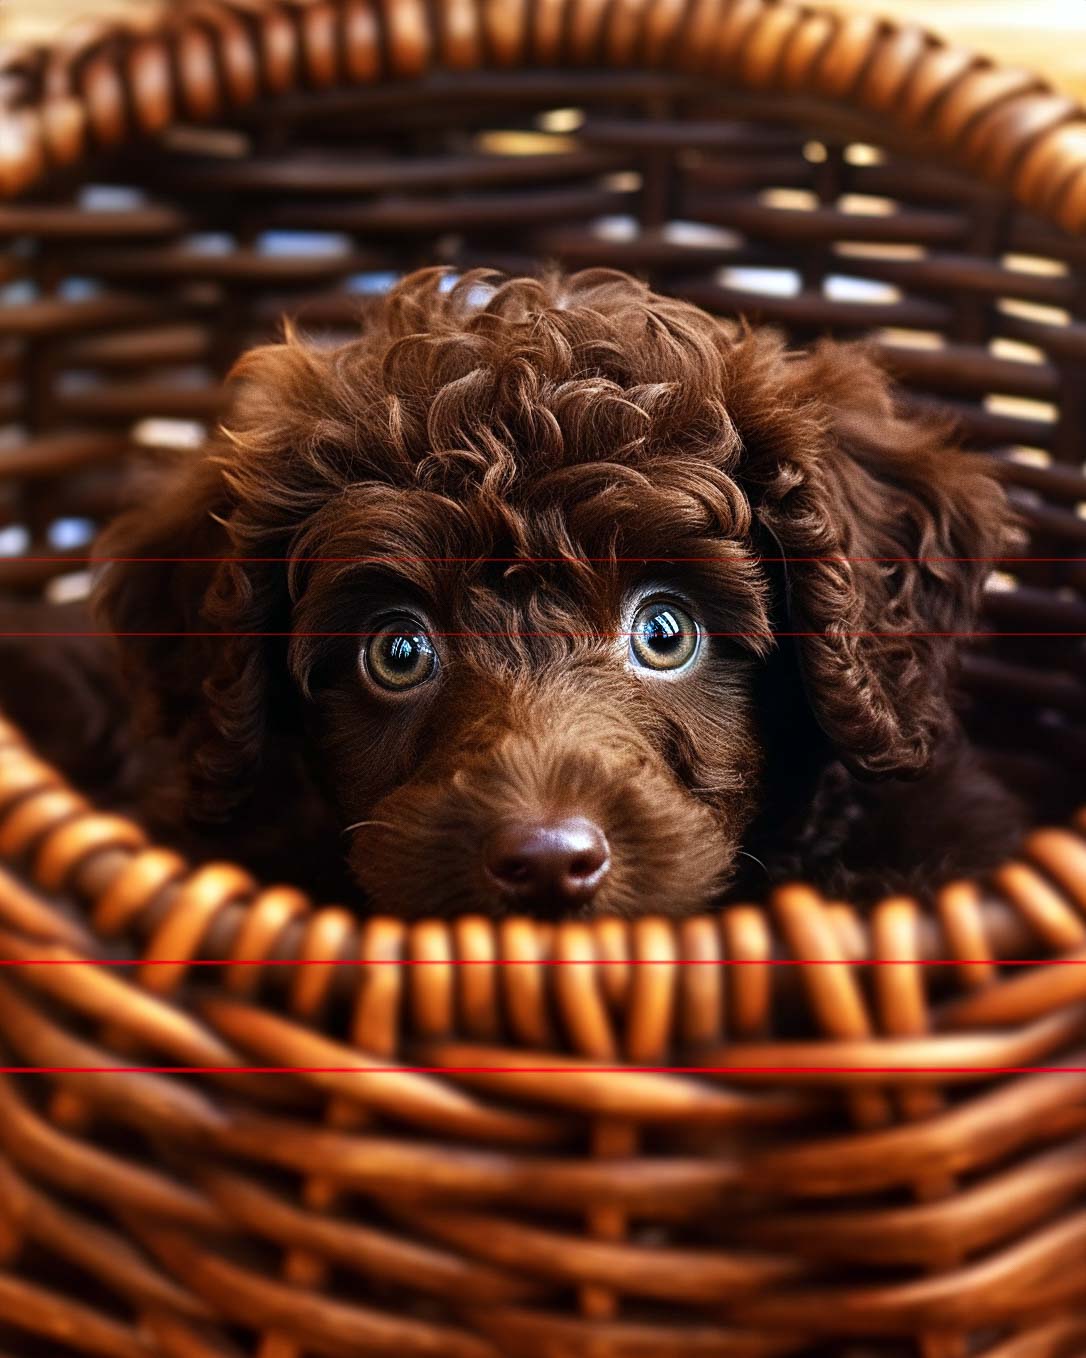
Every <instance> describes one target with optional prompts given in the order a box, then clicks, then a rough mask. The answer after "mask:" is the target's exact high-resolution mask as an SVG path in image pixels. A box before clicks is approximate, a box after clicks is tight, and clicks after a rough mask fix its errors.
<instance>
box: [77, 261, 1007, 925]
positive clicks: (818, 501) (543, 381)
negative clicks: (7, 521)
mask: <svg viewBox="0 0 1086 1358" xmlns="http://www.w3.org/2000/svg"><path fill="white" fill-rule="evenodd" d="M236 376H237V379H238V391H237V397H236V401H235V404H234V406H233V411H232V415H231V417H230V420H229V428H228V430H227V431H226V432H225V435H224V437H223V438H222V440H221V441H220V443H219V445H218V447H217V448H216V449H214V450H213V451H212V454H211V455H210V456H208V457H207V458H206V459H203V460H201V461H200V463H199V464H198V465H195V466H191V467H189V468H187V469H186V470H185V472H184V473H183V474H182V476H181V478H180V480H179V481H178V482H177V483H176V484H173V485H171V486H169V487H168V488H167V489H166V490H165V491H164V492H163V493H162V494H161V496H160V497H158V498H157V499H156V500H155V502H154V503H153V504H149V505H147V506H144V507H141V508H140V509H139V510H138V511H137V512H135V513H131V514H129V515H128V516H126V517H124V518H123V519H122V520H120V521H119V522H118V523H117V524H116V525H115V526H114V528H113V529H112V530H111V531H110V532H109V533H108V534H107V536H106V539H105V541H104V543H103V546H102V552H103V554H104V555H105V556H106V557H110V558H129V559H130V560H129V561H128V562H127V563H126V562H124V561H114V562H113V563H112V564H109V565H108V566H107V567H106V568H105V570H104V571H103V575H102V579H101V584H100V589H99V595H98V607H99V611H100V616H101V618H102V619H103V620H104V621H105V623H106V625H108V627H109V628H110V629H111V630H115V631H116V632H118V633H119V634H121V636H122V638H123V640H122V645H123V650H124V653H125V659H126V661H127V666H128V673H129V676H130V684H131V692H132V693H133V694H135V695H137V697H138V698H139V699H140V700H141V701H142V702H143V705H144V707H145V709H146V710H145V711H144V713H143V717H144V721H145V724H146V726H147V727H148V728H149V729H150V730H151V731H152V732H153V733H155V734H157V736H158V737H159V738H160V739H161V740H162V741H163V742H164V743H165V744H166V745H168V747H169V748H170V750H171V751H172V760H173V768H174V771H175V772H176V773H177V774H179V775H180V779H179V782H178V783H177V788H178V792H179V800H178V801H177V802H176V803H175V808H174V811H173V812H172V813H171V814H173V815H175V816H176V815H180V812H181V808H183V812H184V815H185V817H187V818H188V819H189V820H190V821H191V822H196V823H199V824H200V825H201V826H202V827H203V830H202V834H204V835H205V840H204V842H205V843H206V842H211V841H210V840H208V839H207V838H206V836H207V835H209V834H210V833H211V832H210V830H209V827H211V826H213V825H216V824H217V825H218V826H219V827H220V833H221V835H223V836H224V838H223V840H222V844H223V846H224V847H225V848H226V849H227V850H228V851H229V852H231V853H232V854H235V855H237V854H242V855H243V856H247V857H248V858H249V859H250V860H251V861H253V862H255V863H256V864H257V865H258V866H262V867H264V868H265V869H266V870H282V869H283V867H284V866H286V867H288V868H289V867H290V866H292V867H293V872H292V875H293V876H294V877H295V878H298V879H301V880H303V881H305V882H307V883H309V884H310V885H312V884H313V883H314V881H315V880H317V878H318V868H319V869H320V870H321V873H323V869H324V868H327V867H329V866H331V867H332V868H333V869H334V868H335V867H336V866H338V865H340V864H342V863H343V862H344V861H345V862H346V864H347V865H348V867H349V872H350V876H351V877H353V879H354V881H355V882H357V883H358V884H360V885H361V886H362V888H363V890H364V895H365V900H366V901H367V902H368V904H369V905H370V906H371V907H372V908H375V909H379V910H381V911H393V912H396V913H403V914H408V915H422V914H438V915H445V914H450V913H453V912H457V911H487V912H493V913H499V912H506V911H537V912H544V913H552V914H559V915H563V914H572V913H581V912H589V911H600V912H618V913H621V914H627V915H629V914H634V913H640V912H646V911H662V912H668V913H680V912H685V911H691V910H695V909H698V908H700V907H703V906H705V905H706V904H707V903H709V902H711V901H712V900H713V899H714V897H716V896H717V895H718V893H720V892H721V891H723V890H724V889H726V888H728V887H729V886H731V888H732V889H733V890H739V889H742V890H751V889H755V888H756V887H758V886H759V885H760V884H761V885H764V882H765V880H766V875H768V877H769V878H770V879H779V878H780V877H782V876H784V875H786V874H801V875H803V876H805V877H807V878H812V877H813V878H814V879H815V880H818V881H820V882H822V883H823V884H824V885H825V886H826V888H827V889H829V890H834V891H847V892H850V893H852V894H853V895H859V896H862V897H867V898H870V897H872V896H874V895H876V894H878V893H880V892H883V891H886V890H889V889H894V888H898V887H910V888H914V889H924V888H925V887H927V886H930V885H931V884H932V883H933V882H934V881H936V880H937V879H939V878H941V877H943V876H945V875H948V874H952V873H957V872H972V871H974V870H978V869H980V868H983V867H984V866H986V865H988V864H990V863H992V862H993V861H994V860H995V859H997V858H998V857H999V856H1000V855H1001V854H1002V853H1003V852H1005V851H1006V849H1007V848H1008V847H1009V843H1010V837H1011V835H1012V834H1013V832H1014V826H1015V811H1014V808H1013V805H1012V804H1011V802H1010V800H1009V799H1008V797H1007V796H1006V795H1005V794H1004V793H1003V792H1002V791H1001V790H1000V789H999V788H998V787H997V786H996V785H995V784H994V783H993V782H992V781H990V780H989V778H988V777H987V776H986V775H985V774H984V773H983V772H981V770H980V768H979V766H978V763H977V761H976V758H975V756H974V755H973V754H972V752H971V751H970V750H969V748H968V745H967V744H966V742H965V739H964V737H963V735H962V733H961V730H960V727H959V724H958V720H957V718H956V716H955V714H954V710H953V705H952V697H953V672H954V659H955V641H954V639H953V638H954V633H955V632H960V631H964V630H969V629H970V628H972V627H973V626H974V623H975V619H976V615H977V607H978V596H979V593H980V590H981V586H982V582H983V578H984V575H985V573H986V567H985V565H984V558H991V557H992V556H996V555H998V554H999V552H1000V550H1001V548H1002V546H1003V544H1004V540H1005V538H1004V534H1005V524H1006V514H1005V509H1004V505H1003V500H1002V497H1001V494H1000V492H999V491H998V489H997V487H996V485H995V483H994V482H993V481H992V480H991V479H990V478H989V477H988V476H987V475H986V473H985V471H984V469H983V466H982V464H981V463H980V462H979V461H977V460H975V459H973V458H970V457H968V456H966V455H964V454H961V453H959V452H956V451H954V450H953V449H951V448H949V447H948V446H947V445H946V442H945V437H944V433H943V431H939V430H936V429H933V428H930V427H925V426H923V425H921V424H917V423H916V422H912V421H907V420H905V419H904V418H902V417H901V416H900V415H899V414H898V413H896V411H895V407H894V401H893V397H892V393H891V391H890V389H889V388H888V385H887V382H886V379H885V378H884V376H883V375H882V374H881V373H880V371H879V370H878V369H877V368H876V366H875V365H874V364H873V363H872V361H871V360H870V359H869V358H868V357H867V356H865V354H864V352H863V351H862V350H861V349H858V348H856V347H842V346H839V345H836V344H831V343H825V344H820V345H818V346H817V347H815V348H814V349H813V350H812V351H811V352H809V353H790V352H788V351H787V350H786V349H785V347H784V345H783V343H782V341H781V340H780V339H779V338H778V337H777V336H776V335H774V334H771V333H765V332H758V331H751V330H750V329H749V328H746V327H744V326H741V325H737V324H729V323H726V322H721V321H718V320H716V319H713V318H712V317H710V316H708V315H707V314H705V313H704V312H702V311H700V310H698V309H697V308H695V307H693V306H690V305H687V304H685V303H682V302H679V301H674V300H670V299H668V298H665V297H661V296H658V295H656V294H654V293H652V292H650V291H649V290H648V288H647V287H645V286H644V285H643V284H641V283H639V282H636V281H635V280H634V279H632V278H629V277H626V276H625V275H623V274H620V273H616V272H612V271H604V270H591V271H588V272H584V273H579V274H575V275H573V276H572V277H563V276H561V275H558V274H553V275H550V276H547V277H544V278H542V279H529V278H516V279H509V280H503V279H501V278H499V277H496V276H494V275H492V274H489V273H484V272H475V273H472V274H468V275H465V276H463V277H460V278H459V279H454V278H452V277H450V276H449V275H448V274H444V273H442V272H441V271H440V270H426V271H423V272H420V273H417V274H414V275H413V276H411V277H409V278H407V279H405V280H404V281H403V282H402V283H401V284H400V285H399V286H398V287H397V288H396V289H395V290H394V291H393V292H392V293H391V295H390V296H389V297H388V298H387V299H386V300H385V301H384V302H383V303H382V304H381V306H380V308H379V309H378V310H377V311H376V312H375V313H374V315H373V316H372V317H371V318H370V320H369V323H368V325H367V326H366V328H365V333H364V334H363V335H362V337H361V338H359V339H358V340H356V341H354V342H352V343H349V344H346V345H344V346H342V347H340V348H336V349H321V348H319V347H313V346H310V345H307V344H304V343H302V342H300V341H299V340H297V339H296V338H293V337H291V336H288V338H287V341H286V342H285V343H283V344H279V345H274V346H269V347H266V348H262V349H259V350H257V351H255V352H253V353H250V354H248V355H247V356H245V357H244V358H243V359H242V360H241V362H240V363H239V365H238V368H237V373H236ZM131 558H143V559H142V560H131ZM146 558H152V560H150V561H148V560H146ZM154 781H156V782H161V781H162V770H161V769H159V770H158V773H157V774H156V777H155V780H154ZM330 830H331V831H332V834H331V837H329V835H328V832H329V831H330ZM212 838H213V836H212ZM321 885H322V887H323V886H325V885H326V886H327V889H330V890H331V889H335V888H336V887H337V886H339V885H340V884H339V883H337V882H336V880H335V872H334V871H333V872H332V873H331V874H330V875H329V876H328V877H327V881H326V882H325V881H323V880H322V883H321Z"/></svg>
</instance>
